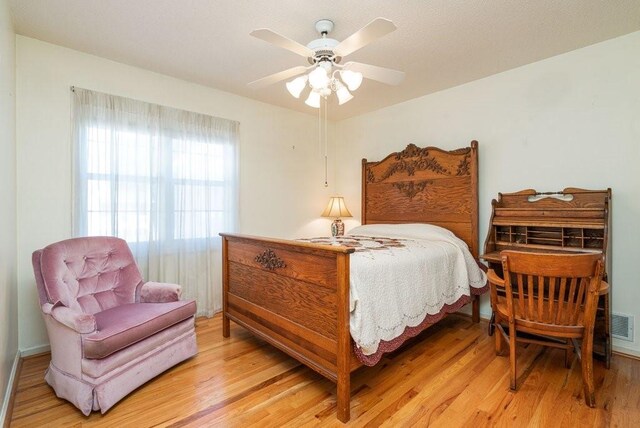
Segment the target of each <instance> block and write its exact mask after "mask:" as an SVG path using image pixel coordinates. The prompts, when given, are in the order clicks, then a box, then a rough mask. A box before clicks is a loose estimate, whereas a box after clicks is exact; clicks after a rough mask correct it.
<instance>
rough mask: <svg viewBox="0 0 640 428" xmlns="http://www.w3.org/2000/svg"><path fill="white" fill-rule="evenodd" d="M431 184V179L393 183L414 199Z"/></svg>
mask: <svg viewBox="0 0 640 428" xmlns="http://www.w3.org/2000/svg"><path fill="white" fill-rule="evenodd" d="M427 184H429V181H428V180H426V181H407V182H399V183H393V187H395V188H396V189H398V190H399V191H400V192H401V193H402V194H403V195H405V196H406V197H408V198H409V199H413V198H414V197H415V196H416V195H417V194H418V193H420V192H422V191H423V190H424V189H425V188H426V187H427Z"/></svg>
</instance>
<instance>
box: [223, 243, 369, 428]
mask: <svg viewBox="0 0 640 428" xmlns="http://www.w3.org/2000/svg"><path fill="white" fill-rule="evenodd" d="M222 239H223V241H222V242H223V246H222V250H223V262H224V264H223V290H224V291H223V335H224V337H229V320H233V321H235V322H237V323H238V324H240V325H242V326H243V327H245V328H247V329H248V330H250V331H251V332H253V333H254V334H256V335H257V336H258V337H260V338H262V339H264V340H265V341H267V342H269V343H271V344H272V345H274V346H276V347H278V348H280V349H281V350H282V351H284V352H286V353H287V354H289V355H290V356H292V357H293V358H296V359H297V360H299V361H300V362H302V363H303V364H305V365H307V366H308V367H310V368H312V369H314V370H315V371H317V372H318V373H320V374H321V375H323V376H325V377H327V378H328V379H331V380H332V381H334V382H336V383H337V407H338V419H340V420H341V421H343V422H346V421H348V420H349V408H350V405H349V403H350V373H351V371H352V370H355V369H356V368H358V367H359V366H360V362H359V361H358V360H357V359H356V358H355V356H354V355H353V354H352V352H353V351H352V348H351V336H350V333H349V254H350V253H352V252H353V251H354V250H353V249H352V248H346V247H330V246H326V245H315V244H308V243H301V242H296V241H286V240H278V239H270V238H258V237H249V236H242V235H233V234H222Z"/></svg>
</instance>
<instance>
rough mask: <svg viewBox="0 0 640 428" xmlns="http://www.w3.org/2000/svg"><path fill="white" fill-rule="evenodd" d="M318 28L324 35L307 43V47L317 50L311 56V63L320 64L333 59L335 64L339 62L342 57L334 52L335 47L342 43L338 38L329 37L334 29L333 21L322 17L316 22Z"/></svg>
mask: <svg viewBox="0 0 640 428" xmlns="http://www.w3.org/2000/svg"><path fill="white" fill-rule="evenodd" d="M316 30H317V31H318V33H320V35H321V36H322V37H321V38H319V39H315V40H312V41H311V42H309V44H307V47H308V48H309V49H311V50H312V51H314V52H315V55H314V56H313V57H309V58H308V60H309V63H310V64H318V63H319V62H321V61H323V60H324V61H327V60H328V61H331V62H332V63H334V64H338V63H339V62H340V60H341V59H342V58H341V57H339V56H336V55H335V54H334V53H333V49H334V48H335V47H336V46H338V45H339V44H340V42H339V41H337V40H336V39H331V38H329V37H327V34H329V33H330V32H331V31H333V21H331V20H329V19H321V20H319V21H318V22H316Z"/></svg>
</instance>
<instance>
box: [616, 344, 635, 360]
mask: <svg viewBox="0 0 640 428" xmlns="http://www.w3.org/2000/svg"><path fill="white" fill-rule="evenodd" d="M612 348H613V349H612V350H613V353H614V354H615V355H620V356H621V357H626V358H633V359H634V360H640V352H638V351H636V350H635V349H629V348H625V347H623V346H615V345H614V346H613V347H612Z"/></svg>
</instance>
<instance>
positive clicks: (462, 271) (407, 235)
mask: <svg viewBox="0 0 640 428" xmlns="http://www.w3.org/2000/svg"><path fill="white" fill-rule="evenodd" d="M315 242H318V241H315ZM334 243H335V244H336V245H340V243H342V244H346V245H349V246H354V247H356V252H355V253H353V254H351V261H350V264H351V277H350V292H351V325H350V328H351V337H352V338H353V340H354V341H355V343H356V345H357V346H358V347H360V348H361V351H362V353H363V354H364V355H371V354H374V353H375V352H376V351H377V350H378V345H379V343H380V341H381V340H384V341H391V340H393V339H395V338H397V337H398V336H400V335H401V334H402V333H403V332H404V331H405V328H407V327H415V326H417V325H419V324H420V323H421V322H422V321H423V320H424V319H425V318H426V316H427V315H435V314H438V313H439V312H440V311H441V310H442V308H443V307H444V306H445V305H452V304H454V303H456V302H457V301H458V300H459V299H460V298H461V297H462V296H465V295H466V296H469V295H470V294H471V292H470V287H475V288H482V287H484V286H485V284H486V281H487V278H486V275H485V273H484V272H483V271H482V270H481V269H480V268H479V267H478V265H477V263H476V261H475V260H474V258H473V256H472V255H471V253H470V252H469V249H468V247H467V244H466V243H465V242H464V241H462V240H461V239H459V238H458V237H456V236H455V235H454V234H453V233H452V232H450V231H449V230H447V229H443V228H441V227H438V226H433V225H428V224H394V225H389V224H380V225H365V226H360V227H356V228H354V229H353V230H351V231H350V232H349V234H348V235H346V236H345V237H344V238H341V239H338V240H334Z"/></svg>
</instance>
